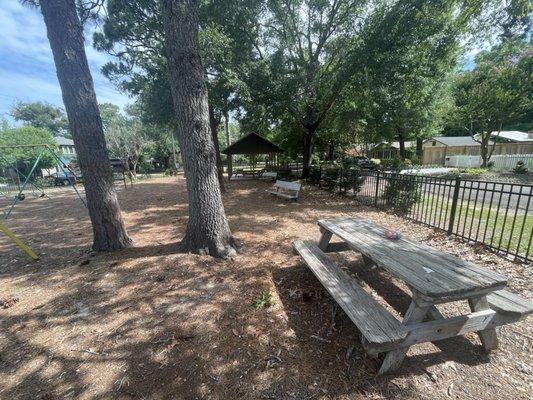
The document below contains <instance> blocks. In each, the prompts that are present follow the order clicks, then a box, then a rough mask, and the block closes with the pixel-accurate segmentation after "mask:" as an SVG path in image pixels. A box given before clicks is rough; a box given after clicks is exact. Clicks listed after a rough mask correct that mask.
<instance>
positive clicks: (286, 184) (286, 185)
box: [274, 180, 302, 192]
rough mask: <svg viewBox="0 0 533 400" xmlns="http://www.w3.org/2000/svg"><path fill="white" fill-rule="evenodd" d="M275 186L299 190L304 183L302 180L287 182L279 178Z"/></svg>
mask: <svg viewBox="0 0 533 400" xmlns="http://www.w3.org/2000/svg"><path fill="white" fill-rule="evenodd" d="M274 187H279V188H280V189H287V190H294V191H296V192H298V191H300V189H301V188H302V184H301V183H300V182H287V181H280V180H277V181H276V183H274Z"/></svg>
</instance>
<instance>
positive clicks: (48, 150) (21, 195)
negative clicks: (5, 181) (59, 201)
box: [0, 144, 87, 219]
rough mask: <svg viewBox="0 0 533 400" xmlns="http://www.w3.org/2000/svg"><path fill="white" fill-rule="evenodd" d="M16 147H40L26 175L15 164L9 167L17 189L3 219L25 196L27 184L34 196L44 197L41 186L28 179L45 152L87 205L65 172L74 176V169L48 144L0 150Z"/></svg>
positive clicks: (85, 205)
mask: <svg viewBox="0 0 533 400" xmlns="http://www.w3.org/2000/svg"><path fill="white" fill-rule="evenodd" d="M17 148H36V149H40V151H39V153H38V156H37V158H36V159H35V162H34V163H33V165H32V167H31V170H30V172H29V173H28V175H25V174H23V173H22V172H21V171H20V170H19V169H18V168H17V167H16V166H13V165H12V166H11V168H12V169H13V170H14V171H15V172H16V173H17V178H18V191H17V194H16V195H15V196H14V198H13V200H12V202H11V205H10V207H9V209H8V210H7V211H4V218H5V219H7V218H8V217H9V215H10V214H11V211H13V208H14V207H15V206H16V205H17V203H18V202H20V201H23V200H24V199H25V198H26V196H25V194H24V190H25V189H26V187H27V186H30V187H32V193H33V194H34V196H36V197H45V196H46V193H45V192H44V189H43V187H42V186H40V185H38V184H37V183H35V182H31V181H30V179H31V177H32V176H33V173H34V172H35V170H36V168H37V167H38V165H39V163H40V162H41V160H42V158H43V156H44V155H45V154H47V153H48V154H50V155H51V156H52V158H53V159H55V160H56V161H57V165H58V167H59V169H60V170H61V172H62V173H63V174H64V176H65V179H66V180H68V181H69V182H70V184H71V186H72V188H73V189H74V191H75V192H76V195H77V196H78V198H79V199H80V201H81V203H82V204H83V205H84V207H87V203H86V202H85V200H84V199H83V197H82V196H81V194H80V192H79V191H78V189H77V187H76V185H75V182H73V181H72V180H71V178H70V175H69V173H68V172H67V170H68V171H69V172H70V173H71V174H72V175H74V176H75V174H74V171H72V170H71V169H70V168H69V167H68V166H67V165H64V164H63V161H62V160H61V158H60V157H59V156H58V155H57V154H56V153H55V152H54V150H53V149H52V148H51V147H50V146H48V145H46V144H28V145H12V146H0V151H8V150H10V149H17ZM0 158H1V159H3V160H4V161H7V160H6V158H5V157H3V156H2V155H1V154H0ZM21 178H22V179H23V182H24V183H23V184H22V185H20V181H21ZM37 191H40V193H39V194H37ZM0 195H2V196H3V197H6V198H9V196H8V195H7V193H5V192H0Z"/></svg>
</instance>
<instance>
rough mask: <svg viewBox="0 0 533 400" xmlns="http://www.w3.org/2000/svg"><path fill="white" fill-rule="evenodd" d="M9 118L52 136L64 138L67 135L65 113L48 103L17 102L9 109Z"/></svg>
mask: <svg viewBox="0 0 533 400" xmlns="http://www.w3.org/2000/svg"><path fill="white" fill-rule="evenodd" d="M11 116H12V117H13V118H14V119H15V120H16V121H22V122H23V123H24V124H26V125H31V126H34V127H36V128H44V129H48V130H49V131H50V132H51V133H52V134H53V135H54V136H65V135H66V134H67V133H68V120H67V116H66V115H65V112H64V111H63V110H62V109H61V108H59V107H55V106H53V105H51V104H48V103H44V102H40V101H38V102H35V103H23V102H18V103H17V104H16V105H15V106H14V107H13V108H11Z"/></svg>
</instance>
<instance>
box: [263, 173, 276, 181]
mask: <svg viewBox="0 0 533 400" xmlns="http://www.w3.org/2000/svg"><path fill="white" fill-rule="evenodd" d="M277 177H278V173H277V172H276V171H265V172H263V173H262V174H261V179H264V180H273V181H275V180H276V179H277Z"/></svg>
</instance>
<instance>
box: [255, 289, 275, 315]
mask: <svg viewBox="0 0 533 400" xmlns="http://www.w3.org/2000/svg"><path fill="white" fill-rule="evenodd" d="M252 305H253V306H254V308H255V309H257V310H260V309H263V308H270V307H272V306H273V305H274V299H273V298H272V293H271V292H270V290H265V291H263V292H262V293H261V294H260V295H259V296H257V297H256V298H255V299H254V300H253V302H252Z"/></svg>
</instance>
